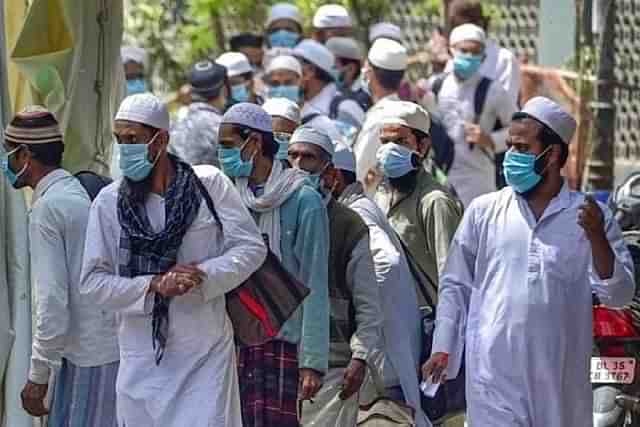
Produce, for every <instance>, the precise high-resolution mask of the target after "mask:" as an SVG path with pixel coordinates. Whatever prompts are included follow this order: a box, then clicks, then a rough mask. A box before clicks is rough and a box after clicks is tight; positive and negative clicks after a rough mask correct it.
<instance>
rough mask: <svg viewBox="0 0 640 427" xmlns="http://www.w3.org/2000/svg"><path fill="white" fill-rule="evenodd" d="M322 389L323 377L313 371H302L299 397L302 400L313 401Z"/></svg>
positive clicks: (304, 369)
mask: <svg viewBox="0 0 640 427" xmlns="http://www.w3.org/2000/svg"><path fill="white" fill-rule="evenodd" d="M320 387H322V376H321V375H320V373H319V372H317V371H314V370H313V369H308V368H302V369H300V384H299V386H298V391H299V392H298V395H299V398H300V400H311V399H312V398H313V397H314V396H315V395H316V394H318V391H320Z"/></svg>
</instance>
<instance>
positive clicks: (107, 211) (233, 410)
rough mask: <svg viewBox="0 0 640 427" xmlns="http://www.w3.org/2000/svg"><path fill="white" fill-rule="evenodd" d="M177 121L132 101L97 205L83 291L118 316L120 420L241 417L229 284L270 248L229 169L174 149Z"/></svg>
mask: <svg viewBox="0 0 640 427" xmlns="http://www.w3.org/2000/svg"><path fill="white" fill-rule="evenodd" d="M168 129H169V113H168V112H167V109H166V107H165V106H164V104H163V103H162V102H161V101H160V100H159V99H158V98H157V97H155V96H153V95H151V94H140V95H133V96H130V97H128V98H126V99H125V100H124V101H123V102H122V104H121V106H120V109H119V111H118V113H117V114H116V118H115V122H114V134H115V138H116V140H117V142H118V145H117V149H118V150H119V151H120V166H121V169H122V173H123V176H124V177H123V178H122V179H119V180H117V181H116V182H114V183H113V184H111V185H109V186H107V187H105V188H104V189H103V190H102V191H101V192H100V194H99V195H98V196H97V198H96V199H95V201H94V202H93V205H92V207H91V212H90V215H89V223H88V226H87V240H86V244H85V252H84V261H83V268H82V281H81V283H82V284H81V287H80V292H81V293H82V294H83V296H85V297H86V298H87V299H88V300H91V301H93V302H94V304H95V306H96V307H99V310H104V311H105V312H115V313H117V314H118V315H119V319H120V323H119V328H118V330H119V335H118V342H119V345H120V368H119V371H118V379H117V383H116V394H117V408H118V425H121V426H124V425H128V426H140V427H152V426H158V425H162V426H167V427H182V426H185V425H192V426H205V425H224V426H231V427H241V426H242V419H241V412H240V399H239V387H238V377H237V370H236V356H235V355H236V350H235V344H234V334H233V329H232V326H231V323H230V321H229V316H228V315H227V311H226V306H225V294H226V293H227V292H229V291H231V290H233V289H234V288H236V287H237V286H239V285H240V284H241V283H243V282H244V281H245V280H246V279H247V278H248V277H249V276H250V275H251V274H252V273H253V272H254V271H255V270H256V269H257V268H258V266H260V265H261V264H262V262H263V261H264V259H265V256H266V253H267V251H266V248H265V245H264V242H263V240H262V238H261V237H260V232H259V231H258V228H257V227H256V225H255V222H254V220H253V218H252V217H251V215H250V214H249V212H248V211H247V209H246V208H245V207H244V205H243V204H242V201H241V199H240V197H239V195H238V193H237V192H236V191H235V190H234V189H233V184H232V183H231V182H230V181H229V179H227V178H226V177H225V176H224V174H223V173H222V172H221V171H219V170H218V169H216V168H215V167H213V166H196V167H194V168H192V167H191V166H189V165H188V164H187V163H184V162H183V161H181V160H180V159H179V158H177V157H175V156H172V155H170V154H168V153H167V145H168V144H169V133H168ZM223 230H224V232H223ZM229 230H232V232H228V231H229ZM203 236H206V238H203ZM185 391H188V392H185Z"/></svg>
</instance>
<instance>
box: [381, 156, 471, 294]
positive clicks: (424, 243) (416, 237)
mask: <svg viewBox="0 0 640 427" xmlns="http://www.w3.org/2000/svg"><path fill="white" fill-rule="evenodd" d="M375 199H376V202H377V203H378V205H379V206H380V207H381V208H382V210H383V211H384V212H385V214H386V215H387V218H389V223H390V224H391V226H392V227H393V228H394V230H395V231H396V232H397V233H398V235H399V236H400V238H401V239H402V241H403V242H404V244H405V245H406V247H407V248H408V250H409V252H410V254H411V257H412V258H413V259H414V260H415V261H416V262H417V263H418V264H419V265H420V267H421V268H422V270H423V271H424V272H426V274H427V275H428V276H429V279H430V280H431V281H432V282H433V283H434V284H435V285H436V286H437V284H438V276H439V275H440V273H441V272H442V270H443V268H444V264H445V262H446V259H447V253H448V252H449V245H450V243H451V240H452V238H453V235H454V234H455V232H456V229H457V227H458V224H459V222H460V219H461V218H462V206H461V204H460V202H459V200H458V199H457V198H455V197H454V196H453V195H451V193H449V191H448V190H447V189H446V188H445V187H444V186H443V185H441V184H439V183H437V182H436V181H435V180H434V178H433V177H432V175H431V174H430V173H429V172H427V171H426V170H425V169H420V171H419V172H418V176H417V179H416V185H415V187H414V188H413V190H411V191H409V192H407V193H405V192H401V191H399V190H397V189H394V188H392V187H391V186H390V185H389V183H388V182H383V183H382V184H381V185H380V187H378V191H377V193H376V196H375ZM430 291H433V292H431V293H432V297H433V296H435V292H436V291H435V290H430ZM422 295H423V294H422V292H420V290H418V296H419V299H420V305H421V306H423V305H425V304H426V300H425V299H424V297H423V296H422ZM435 302H436V301H434V303H435Z"/></svg>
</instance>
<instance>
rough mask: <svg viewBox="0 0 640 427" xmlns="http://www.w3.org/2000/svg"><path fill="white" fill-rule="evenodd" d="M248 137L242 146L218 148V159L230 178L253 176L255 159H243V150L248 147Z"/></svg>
mask: <svg viewBox="0 0 640 427" xmlns="http://www.w3.org/2000/svg"><path fill="white" fill-rule="evenodd" d="M248 142H249V139H247V140H246V141H245V142H244V143H243V144H242V145H241V146H240V147H234V148H224V147H220V148H219V149H218V161H219V162H220V166H221V167H222V171H223V172H224V173H225V174H226V175H227V176H228V177H230V178H242V177H249V176H251V172H252V171H253V159H250V160H242V150H243V149H244V147H246V145H247V143H248Z"/></svg>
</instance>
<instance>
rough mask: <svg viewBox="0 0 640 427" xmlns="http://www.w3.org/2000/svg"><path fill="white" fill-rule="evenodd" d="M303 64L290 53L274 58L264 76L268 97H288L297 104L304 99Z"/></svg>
mask: <svg viewBox="0 0 640 427" xmlns="http://www.w3.org/2000/svg"><path fill="white" fill-rule="evenodd" d="M301 79H302V65H300V61H298V60H297V59H296V58H294V57H293V56H290V55H281V56H278V57H276V58H274V59H273V60H272V61H271V62H269V65H268V66H267V71H266V73H265V76H264V81H265V84H266V85H267V88H268V89H267V92H266V94H267V98H287V99H289V100H291V101H293V102H295V103H296V104H297V103H299V102H300V101H302V90H301V87H300V85H301Z"/></svg>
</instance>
